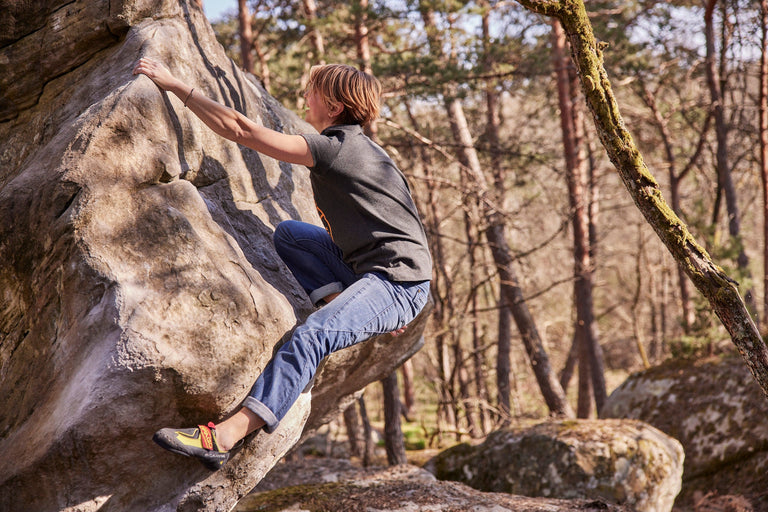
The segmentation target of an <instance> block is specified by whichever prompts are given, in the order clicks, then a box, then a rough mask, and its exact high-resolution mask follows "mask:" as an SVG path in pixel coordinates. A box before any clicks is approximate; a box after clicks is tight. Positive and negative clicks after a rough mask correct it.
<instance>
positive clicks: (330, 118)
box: [304, 83, 340, 132]
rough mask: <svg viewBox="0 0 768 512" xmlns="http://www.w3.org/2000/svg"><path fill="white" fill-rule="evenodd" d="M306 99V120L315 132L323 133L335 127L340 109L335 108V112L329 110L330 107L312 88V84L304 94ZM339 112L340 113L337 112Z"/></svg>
mask: <svg viewBox="0 0 768 512" xmlns="http://www.w3.org/2000/svg"><path fill="white" fill-rule="evenodd" d="M304 99H305V100H306V102H307V103H306V106H305V107H304V119H306V121H307V122H308V123H309V124H311V125H312V126H313V127H314V128H315V130H317V131H318V132H321V131H323V130H324V129H326V128H328V127H329V126H332V125H333V122H334V120H335V119H336V117H337V116H338V115H339V113H340V108H339V109H337V108H334V109H333V110H331V109H329V108H328V105H327V104H326V102H325V101H324V100H323V97H322V96H321V95H320V93H318V91H317V90H316V89H315V88H313V87H312V84H311V83H310V85H309V87H307V90H306V91H305V92H304ZM337 110H339V111H338V112H337Z"/></svg>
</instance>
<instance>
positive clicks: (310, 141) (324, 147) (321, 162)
mask: <svg viewBox="0 0 768 512" xmlns="http://www.w3.org/2000/svg"><path fill="white" fill-rule="evenodd" d="M301 136H302V137H304V140H306V141H307V145H308V146H309V152H310V153H311V154H312V159H313V160H314V161H315V165H314V166H313V167H312V168H311V170H312V171H313V172H316V173H318V174H322V173H325V172H327V171H328V170H329V169H330V168H331V164H332V163H333V161H334V160H335V159H336V156H337V155H338V154H339V149H340V148H341V141H340V140H339V139H338V137H330V136H328V135H322V134H318V133H304V134H302V135H301Z"/></svg>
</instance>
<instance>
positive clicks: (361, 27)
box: [355, 0, 378, 140]
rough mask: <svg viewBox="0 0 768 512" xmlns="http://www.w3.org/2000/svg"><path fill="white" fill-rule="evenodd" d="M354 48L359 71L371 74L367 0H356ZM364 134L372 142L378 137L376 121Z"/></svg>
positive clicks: (367, 126) (368, 126) (366, 128)
mask: <svg viewBox="0 0 768 512" xmlns="http://www.w3.org/2000/svg"><path fill="white" fill-rule="evenodd" d="M355 10H356V12H355V46H356V48H357V60H358V62H359V66H360V69H361V70H363V71H365V72H366V73H369V74H371V75H372V74H373V68H372V66H371V47H370V45H369V43H368V0H357V1H356V2H355ZM364 128H365V134H366V135H368V137H370V138H371V139H373V140H376V137H377V136H378V125H377V124H376V121H375V120H374V121H373V122H371V123H369V124H367V125H366V126H365V127H364Z"/></svg>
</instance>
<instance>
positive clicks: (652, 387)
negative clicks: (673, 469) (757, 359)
mask: <svg viewBox="0 0 768 512" xmlns="http://www.w3.org/2000/svg"><path fill="white" fill-rule="evenodd" d="M601 415H602V416H604V417H606V418H635V419H639V420H642V421H644V422H647V423H649V424H651V425H653V426H654V427H656V428H658V429H659V430H661V431H663V432H665V433H667V434H668V435H670V436H672V437H674V438H675V439H678V440H679V441H680V442H681V443H682V445H683V448H684V449H685V471H684V473H683V480H684V482H686V483H685V485H684V487H686V488H687V489H688V491H687V494H691V493H692V492H693V491H694V490H699V491H700V492H703V493H707V492H709V491H712V490H718V491H719V492H721V493H728V492H734V493H744V494H747V495H750V497H757V496H762V498H755V499H758V500H759V504H760V506H761V507H763V508H764V507H768V496H766V495H765V490H766V489H768V423H766V421H765V419H766V417H768V400H766V399H765V396H764V395H763V393H762V390H761V389H760V387H759V386H758V385H757V383H756V382H755V381H754V379H753V378H752V375H751V374H750V372H749V370H748V368H747V367H746V365H745V364H744V361H743V360H742V359H741V358H739V357H737V356H733V357H726V358H724V359H716V360H715V359H713V360H708V361H675V362H672V363H669V364H665V365H662V366H658V367H655V368H651V369H649V370H646V371H643V372H640V373H637V374H634V375H632V376H630V378H628V379H627V380H626V381H625V382H624V383H623V384H622V385H621V386H619V387H618V388H617V389H616V390H615V391H614V392H613V393H612V394H611V396H610V397H609V398H608V400H607V402H606V404H605V406H604V407H603V410H602V411H601ZM686 498H688V499H690V496H686ZM755 504H756V505H757V504H758V503H757V502H756V503H755Z"/></svg>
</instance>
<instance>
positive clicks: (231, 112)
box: [133, 58, 314, 167]
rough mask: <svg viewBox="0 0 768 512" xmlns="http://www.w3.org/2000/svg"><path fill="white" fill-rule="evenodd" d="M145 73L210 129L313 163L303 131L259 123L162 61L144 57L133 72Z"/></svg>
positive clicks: (295, 160)
mask: <svg viewBox="0 0 768 512" xmlns="http://www.w3.org/2000/svg"><path fill="white" fill-rule="evenodd" d="M139 73H142V74H144V75H146V76H148V77H149V78H150V79H152V81H154V82H155V83H156V84H157V86H158V87H160V88H161V89H163V90H164V91H169V92H172V93H173V94H175V95H176V96H177V97H178V98H179V99H180V100H182V101H183V102H184V106H185V107H188V108H189V109H190V110H191V111H192V112H194V113H195V115H196V116H197V117H199V118H200V120H201V121H203V123H205V124H206V125H207V126H208V127H209V128H210V129H211V130H213V131H214V132H216V133H217V134H219V135H221V136H222V137H225V138H227V139H229V140H232V141H235V142H237V143H238V144H242V145H243V146H247V147H249V148H251V149H255V150H256V151H258V152H260V153H263V154H265V155H267V156H270V157H272V158H275V159H277V160H281V161H284V162H288V163H292V164H300V165H306V166H307V167H311V166H312V165H313V164H314V159H313V158H312V154H311V153H310V151H309V145H308V144H307V141H306V140H305V139H304V137H302V136H301V135H289V134H286V133H281V132H278V131H275V130H270V129H269V128H266V127H264V126H262V125H260V124H256V123H254V122H253V121H251V120H250V119H248V118H247V117H245V116H244V115H243V114H241V113H240V112H238V111H236V110H235V109H232V108H229V107H225V106H224V105H222V104H220V103H218V102H216V101H214V100H212V99H210V98H208V97H206V96H205V95H204V94H202V92H201V91H199V90H197V89H195V88H193V87H190V86H188V85H186V84H185V83H184V82H182V81H181V80H179V79H177V78H176V77H174V76H173V75H172V74H171V72H170V71H169V70H168V69H167V68H166V67H165V66H163V65H162V64H160V63H159V62H157V61H154V60H152V59H148V58H142V59H140V60H139V62H138V63H137V64H136V67H135V68H134V69H133V74H134V75H136V74H139Z"/></svg>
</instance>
